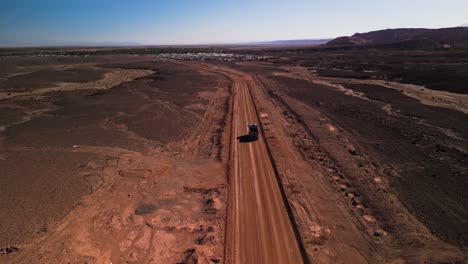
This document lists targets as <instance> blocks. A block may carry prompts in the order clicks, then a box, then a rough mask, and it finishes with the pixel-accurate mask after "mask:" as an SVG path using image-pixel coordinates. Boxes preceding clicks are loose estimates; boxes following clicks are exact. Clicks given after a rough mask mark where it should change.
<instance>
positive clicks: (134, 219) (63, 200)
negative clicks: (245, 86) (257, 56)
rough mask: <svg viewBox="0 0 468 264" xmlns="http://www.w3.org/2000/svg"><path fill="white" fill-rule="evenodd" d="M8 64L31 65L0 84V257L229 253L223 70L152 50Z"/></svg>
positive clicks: (211, 256) (150, 258)
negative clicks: (151, 54) (0, 93)
mask: <svg viewBox="0 0 468 264" xmlns="http://www.w3.org/2000/svg"><path fill="white" fill-rule="evenodd" d="M10 60H11V58H10ZM110 62H112V64H110ZM24 64H28V65H29V66H24ZM8 65H9V68H10V71H11V72H12V73H18V72H30V73H24V74H13V75H11V77H5V78H6V80H4V81H3V82H2V83H3V84H2V85H4V86H5V87H4V90H6V91H9V93H10V94H9V95H8V96H5V97H4V98H3V99H2V100H1V101H0V107H1V110H0V111H1V112H2V118H1V126H2V131H1V147H0V157H1V158H0V163H1V167H2V168H4V169H3V170H2V171H1V172H0V173H1V177H0V181H1V184H0V186H2V190H1V192H0V193H1V194H0V195H1V198H0V201H1V202H0V203H1V207H2V214H0V221H1V222H2V230H1V235H0V238H1V240H0V247H1V248H6V247H8V246H13V247H15V248H17V251H14V252H11V253H9V254H5V255H2V256H0V258H1V259H2V260H1V261H2V262H3V263H5V262H6V263H10V262H11V263H32V262H33V263H64V262H65V263H66V262H88V263H109V262H113V263H119V262H125V261H128V262H132V263H142V262H143V263H146V262H153V263H167V262H168V261H172V262H173V261H175V262H190V261H196V260H199V261H202V262H203V261H210V262H211V261H213V262H219V261H221V260H222V259H223V252H224V247H223V243H224V239H223V237H224V221H225V220H224V214H225V209H224V208H225V199H226V190H225V184H226V168H225V160H226V156H227V155H226V153H225V152H226V151H227V150H226V148H224V145H225V142H226V141H228V136H225V135H224V127H225V126H226V125H227V122H229V120H228V113H227V111H229V107H226V105H229V94H230V92H229V87H230V86H229V85H230V84H229V83H230V82H229V80H228V79H227V78H225V77H224V76H222V75H219V74H215V73H211V72H203V71H201V70H200V69H195V68H192V67H186V66H182V65H176V64H173V63H171V62H164V61H155V60H154V59H152V58H146V57H138V58H134V57H123V56H121V57H111V58H109V57H102V58H94V61H92V60H90V59H88V58H75V59H74V60H72V59H69V58H68V59H67V61H65V62H64V61H60V62H58V61H57V59H56V58H53V59H43V60H42V61H41V62H39V61H37V59H36V58H31V59H30V61H29V62H28V61H27V59H24V58H18V59H17V61H16V63H13V62H11V63H10V62H9V64H8ZM44 68H51V69H53V70H50V71H53V72H54V74H43V71H44ZM83 68H86V69H87V70H86V71H82V70H81V69H83ZM38 71H39V72H38ZM62 71H63V72H65V73H62ZM89 71H91V72H92V73H90V74H84V73H88V72H89ZM55 72H57V73H58V74H55ZM70 72H72V73H73V74H75V73H80V74H77V76H75V77H73V78H74V79H73V78H70V76H69V74H70ZM78 76H79V77H78ZM23 77H24V79H23ZM36 77H37V78H38V80H35V79H34V78H36ZM10 78H14V83H22V87H23V85H24V86H26V83H29V82H31V83H35V84H38V86H32V87H30V86H26V87H24V90H25V91H28V92H27V93H14V94H13V92H11V89H10V88H11V87H10V84H11V83H10V82H11V80H10ZM36 81H37V82H36ZM39 84H40V85H39ZM2 87H3V86H2ZM22 89H23V88H22ZM47 89H49V90H47ZM35 91H40V92H35Z"/></svg>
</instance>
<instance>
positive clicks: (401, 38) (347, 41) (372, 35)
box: [326, 27, 468, 48]
mask: <svg viewBox="0 0 468 264" xmlns="http://www.w3.org/2000/svg"><path fill="white" fill-rule="evenodd" d="M457 45H463V46H465V45H468V27H455V28H441V29H426V28H399V29H385V30H378V31H372V32H368V33H356V34H354V35H352V36H350V37H339V38H336V39H333V40H331V41H329V42H328V43H327V44H326V46H328V47H345V46H376V47H378V46H389V47H390V46H395V47H415V48H417V47H440V46H446V47H448V46H457Z"/></svg>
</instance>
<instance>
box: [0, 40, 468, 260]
mask: <svg viewBox="0 0 468 264" xmlns="http://www.w3.org/2000/svg"><path fill="white" fill-rule="evenodd" d="M15 52H17V51H8V50H6V51H4V52H3V53H0V54H2V56H0V69H1V72H0V113H1V115H0V168H1V170H0V188H1V189H0V206H1V208H2V211H1V213H0V223H1V227H2V228H1V230H0V248H1V249H2V251H1V252H2V255H0V262H2V263H464V262H465V261H467V257H468V249H467V238H468V232H467V230H468V222H467V219H468V209H467V208H468V200H467V199H468V197H467V195H466V188H467V183H468V149H467V146H468V142H467V141H468V118H467V117H468V116H467V114H468V90H467V86H466V84H467V83H468V74H466V73H467V72H468V66H467V65H468V55H467V54H468V53H467V52H464V51H451V52H449V51H425V52H422V51H400V50H386V51H385V52H379V53H373V51H367V50H360V51H349V50H337V49H302V48H301V49H287V48H282V49H278V50H262V49H258V50H246V51H242V50H238V49H233V50H229V51H227V52H226V53H227V54H229V55H223V53H222V52H221V53H213V52H211V51H204V52H210V55H206V56H205V55H200V54H199V53H194V52H192V51H190V52H186V53H187V54H189V55H183V56H182V55H178V54H181V53H182V54H183V53H184V52H176V53H173V51H172V50H171V52H168V55H154V54H142V53H144V52H140V51H137V52H136V53H137V54H132V55H133V56H130V55H128V54H108V53H112V50H110V51H105V53H106V54H101V53H96V52H95V51H86V50H85V51H79V53H77V51H70V54H64V51H63V50H60V51H59V52H60V54H53V53H50V54H49V53H48V54H47V56H37V54H34V52H33V51H31V52H30V51H28V52H27V53H26V54H24V52H23V51H19V52H21V54H20V53H15ZM48 52H50V51H48ZM87 52H90V54H87ZM119 52H120V51H119ZM119 52H116V53H119ZM132 52H133V51H132ZM158 52H159V50H158ZM218 52H219V51H218ZM102 53H104V51H102ZM231 53H235V54H231ZM193 54H198V55H196V56H195V55H193ZM135 55H137V56H135ZM187 58H189V59H187ZM397 58H398V59H397ZM435 73H437V76H436V75H435ZM249 123H258V124H259V126H260V136H259V138H258V140H250V139H249V138H248V137H246V134H247V127H246V126H247V124H249Z"/></svg>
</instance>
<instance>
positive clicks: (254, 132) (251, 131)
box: [247, 124, 258, 140]
mask: <svg viewBox="0 0 468 264" xmlns="http://www.w3.org/2000/svg"><path fill="white" fill-rule="evenodd" d="M247 133H248V135H249V139H250V140H257V139H258V125H257V124H248V125H247Z"/></svg>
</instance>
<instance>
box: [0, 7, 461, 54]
mask: <svg viewBox="0 0 468 264" xmlns="http://www.w3.org/2000/svg"><path fill="white" fill-rule="evenodd" d="M466 10H468V2H466V1H462V0H451V1H444V2H443V3H442V2H440V1H435V0H431V1H423V0H415V1H412V2H410V3H408V2H406V1H403V0H396V1H392V2H391V3H388V2H384V3H382V2H381V3H376V2H375V1H368V0H358V1H354V2H353V3H349V2H347V1H343V0H332V1H303V0H293V1H288V2H284V1H266V0H256V1H245V0H241V1H214V0H209V1H197V2H189V1H182V0H176V1H170V2H165V1H146V0H140V1H119V2H116V1H109V0H101V1H90V0H82V1H77V2H73V3H72V2H68V1H58V0H46V1H35V0H19V1H2V2H1V3H0V46H54V45H77V46H80V45H84V46H86V45H96V44H105V45H190V44H195V45H202V44H206V45H208V44H236V43H249V42H266V41H275V40H295V39H330V38H334V37H338V36H346V35H352V34H354V33H356V32H367V31H372V30H380V29H386V28H415V27H417V28H444V27H456V26H460V25H463V24H465V23H467V22H468V16H467V15H466V12H465V11H466ZM415 14H417V15H415ZM448 14H450V15H448Z"/></svg>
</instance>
